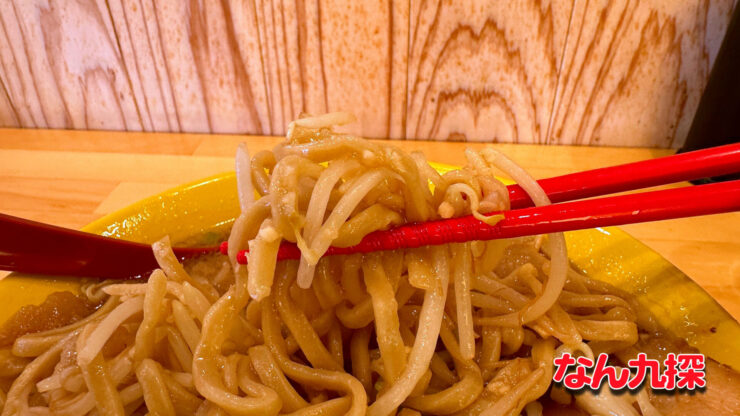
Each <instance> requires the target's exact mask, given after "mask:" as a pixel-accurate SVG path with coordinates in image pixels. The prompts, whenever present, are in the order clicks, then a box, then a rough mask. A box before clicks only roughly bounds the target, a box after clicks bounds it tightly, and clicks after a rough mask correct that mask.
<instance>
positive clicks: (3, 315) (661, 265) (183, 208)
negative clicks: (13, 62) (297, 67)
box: [0, 164, 740, 371]
mask: <svg viewBox="0 0 740 416" xmlns="http://www.w3.org/2000/svg"><path fill="white" fill-rule="evenodd" d="M435 168H437V169H438V170H440V171H446V170H449V169H451V168H452V167H451V166H449V165H442V164H436V165H435ZM238 213H239V203H238V201H237V193H236V179H235V176H234V173H233V172H232V173H224V174H220V175H216V176H213V177H210V178H206V179H202V180H199V181H197V182H193V183H190V184H187V185H182V186H179V187H177V188H173V189H171V190H169V191H166V192H163V193H161V194H159V195H155V196H153V197H150V198H147V199H144V200H142V201H139V202H137V203H135V204H133V205H131V206H129V207H127V208H124V209H122V210H120V211H117V212H114V213H112V214H110V215H107V216H105V217H103V218H101V219H99V220H97V221H95V222H93V223H91V224H89V225H87V226H86V227H84V228H83V230H84V231H87V232H91V233H96V234H102V235H106V236H110V237H116V238H122V239H126V240H131V241H139V242H145V243H151V242H154V241H156V240H157V239H159V238H161V237H163V236H164V235H170V237H171V238H172V241H182V240H185V239H189V238H193V237H195V236H204V238H205V240H204V241H203V242H204V243H209V244H214V245H215V244H216V243H217V242H218V241H217V240H218V236H220V235H223V233H224V232H226V231H227V230H228V227H229V226H230V224H231V222H232V221H233V219H234V218H235V217H236V215H237V214H238ZM566 239H567V242H568V254H569V257H570V259H571V261H572V263H573V264H574V265H575V266H576V267H577V268H579V269H581V270H582V271H583V272H584V273H586V274H587V275H588V276H590V277H592V278H595V279H598V280H602V281H605V282H608V283H610V284H612V285H614V286H616V287H618V288H620V289H622V290H625V291H627V292H629V293H632V294H634V295H635V296H636V297H637V299H638V300H639V302H640V303H641V304H642V305H643V306H644V307H646V308H647V309H648V310H649V311H650V312H652V314H653V315H654V316H655V317H656V318H657V320H658V322H659V323H660V324H661V325H662V326H663V327H664V328H666V329H667V330H669V331H671V332H672V333H673V334H674V335H676V336H678V337H680V338H683V339H685V340H686V341H688V343H689V344H690V345H692V346H694V347H696V348H698V349H699V350H700V351H701V352H702V353H704V354H706V355H707V356H709V357H712V358H714V359H715V360H717V361H719V362H721V363H724V364H727V365H729V366H731V367H733V368H734V369H736V370H738V371H740V325H738V323H737V322H736V321H735V320H734V319H733V318H732V317H731V316H730V315H729V314H728V313H727V312H726V311H725V310H724V309H723V308H722V307H721V306H720V305H719V304H718V303H717V302H716V301H715V300H714V299H712V297H711V296H709V295H708V294H707V293H706V292H704V290H703V289H701V287H699V286H698V285H697V284H696V283H694V282H693V281H692V280H691V279H690V278H689V277H688V276H686V275H685V274H683V273H682V272H681V271H680V270H678V269H677V268H676V267H675V266H673V265H672V264H670V263H669V262H668V261H667V260H665V259H664V258H663V257H661V256H660V255H659V254H657V253H655V252H654V251H652V250H651V249H649V248H648V247H646V246H645V245H643V244H642V243H640V242H639V241H637V240H635V239H634V238H632V237H631V236H629V235H628V234H627V233H625V232H623V231H621V230H619V229H618V228H613V227H609V228H598V229H593V230H583V231H576V232H569V233H566ZM209 240H210V241H209ZM78 287H79V286H78V280H77V279H74V278H43V277H41V278H40V277H34V276H23V275H19V274H13V275H11V276H8V277H7V278H5V279H4V280H2V281H0V322H5V320H6V319H7V318H8V317H9V316H10V315H12V314H13V313H14V312H15V311H17V310H18V308H19V307H21V306H23V305H28V304H38V303H41V302H42V301H43V300H44V299H45V298H46V296H47V295H48V294H49V293H51V292H55V291H59V290H71V291H76V290H77V289H78Z"/></svg>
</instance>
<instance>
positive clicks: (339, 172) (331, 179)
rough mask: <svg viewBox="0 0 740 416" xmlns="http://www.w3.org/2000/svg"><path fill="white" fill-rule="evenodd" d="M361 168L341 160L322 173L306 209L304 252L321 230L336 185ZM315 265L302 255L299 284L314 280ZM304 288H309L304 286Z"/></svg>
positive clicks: (353, 163)
mask: <svg viewBox="0 0 740 416" xmlns="http://www.w3.org/2000/svg"><path fill="white" fill-rule="evenodd" d="M360 167H361V165H360V164H359V163H357V162H356V161H354V160H351V159H349V160H339V161H336V162H333V163H332V164H331V165H329V167H328V168H327V169H326V170H324V171H323V172H321V176H319V179H318V180H317V181H316V186H315V188H316V191H314V192H313V193H312V194H311V199H310V200H309V203H308V208H307V209H306V212H307V213H306V225H305V226H304V228H303V240H304V241H305V242H306V244H307V245H306V246H304V247H301V251H302V252H307V253H308V252H310V251H309V250H310V249H309V246H310V245H311V243H312V242H313V240H314V238H315V237H316V234H317V233H318V232H319V229H320V228H321V224H322V223H323V221H324V216H325V213H326V207H327V205H328V204H329V197H330V196H331V192H332V191H333V190H334V187H335V186H336V184H337V183H338V182H339V181H340V179H342V177H343V176H345V175H347V174H348V173H350V172H352V171H354V170H357V169H359V168H360ZM312 263H313V264H309V261H308V260H307V259H306V257H305V255H303V254H302V255H301V262H300V265H299V267H298V282H299V285H300V284H301V282H307V281H308V282H310V281H311V280H312V279H313V272H314V268H315V267H316V266H315V259H312ZM302 287H307V285H304V286H302Z"/></svg>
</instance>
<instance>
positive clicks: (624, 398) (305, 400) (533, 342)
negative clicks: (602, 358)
mask: <svg viewBox="0 0 740 416" xmlns="http://www.w3.org/2000/svg"><path fill="white" fill-rule="evenodd" d="M348 121H351V117H350V116H347V115H345V114H341V113H335V114H327V115H323V116H317V117H305V118H301V119H299V120H297V121H295V122H293V123H292V124H291V125H290V128H289V133H288V135H287V140H286V141H285V142H283V143H281V144H280V145H278V146H277V147H276V148H275V149H274V150H273V151H263V152H259V153H257V154H254V155H253V156H250V155H249V154H248V151H247V148H246V147H245V146H244V145H242V146H240V147H239V149H238V151H237V157H236V175H237V183H238V192H239V200H240V207H241V214H240V215H239V217H238V218H237V219H236V220H235V222H234V225H233V228H232V230H231V233H230V237H229V251H228V256H222V255H210V256H207V257H204V258H202V259H199V260H197V261H193V262H190V263H188V264H186V265H182V264H180V263H179V262H178V261H177V259H176V258H175V256H174V254H173V253H172V250H171V247H170V243H169V241H168V240H167V239H163V240H161V241H159V242H157V243H155V244H154V245H153V250H154V254H155V256H156V258H157V261H158V263H159V266H160V269H158V270H156V271H155V272H154V273H152V275H151V277H150V278H149V279H148V281H146V282H133V283H117V282H103V283H96V284H88V285H86V286H85V287H84V288H83V294H84V301H85V302H92V303H101V306H100V307H99V308H97V310H95V312H94V313H92V314H91V315H89V316H87V317H85V318H83V319H81V320H78V321H76V322H74V323H71V324H68V325H66V326H62V327H59V328H54V329H48V330H45V331H42V332H35V333H29V334H25V335H21V336H19V337H17V338H15V339H14V341H13V342H12V344H11V345H9V346H7V347H6V348H5V349H4V350H2V354H3V362H4V363H3V364H2V371H1V372H0V376H2V377H3V380H7V382H6V383H5V384H4V385H2V386H0V387H1V388H2V395H0V401H1V402H2V406H3V410H2V415H3V416H5V415H51V414H54V415H83V414H99V415H124V414H144V413H147V412H148V414H152V415H193V414H195V415H224V414H233V415H242V416H248V415H276V414H291V415H303V416H310V415H340V414H348V415H355V416H358V415H364V414H367V415H370V416H386V415H390V414H399V415H404V416H411V415H419V414H434V415H438V414H441V415H450V414H456V415H457V414H459V415H467V414H470V415H484V416H490V415H515V414H520V413H521V412H524V413H525V414H527V415H539V414H542V412H543V406H550V405H560V406H565V407H570V408H573V409H576V408H580V409H583V410H585V411H587V412H589V413H594V414H601V412H606V411H608V412H609V414H612V415H640V414H642V415H651V416H652V415H657V414H659V412H658V410H656V409H655V408H654V407H653V406H652V405H651V402H650V400H648V397H647V392H646V391H643V392H641V393H640V394H638V395H630V394H623V395H613V394H609V392H608V391H607V392H602V393H601V394H599V395H596V394H593V393H584V394H581V395H578V396H577V398H574V396H572V395H571V394H569V393H568V392H566V391H565V390H563V389H561V388H559V387H557V386H552V383H551V380H552V376H553V366H552V363H553V358H554V357H556V356H558V355H559V354H562V353H564V352H569V353H571V354H575V355H586V356H589V357H593V355H594V354H597V353H601V352H606V353H611V354H614V356H615V357H618V356H619V354H625V353H628V352H629V351H633V350H634V347H635V345H636V343H637V342H638V338H639V333H640V331H642V332H649V331H654V330H655V327H654V324H653V322H652V321H651V320H650V319H649V317H647V316H645V315H644V314H643V313H641V310H640V308H638V307H637V306H636V304H635V303H634V301H633V300H632V299H631V298H630V297H628V296H624V295H623V294H621V293H620V292H618V291H616V290H615V289H613V288H611V287H609V286H608V285H606V284H603V283H600V282H598V281H594V280H591V279H589V278H587V277H585V276H583V275H581V274H579V273H578V272H576V271H575V270H573V269H572V268H571V267H570V265H569V263H568V257H567V253H566V246H565V239H564V237H563V235H562V234H561V233H555V234H550V235H547V236H540V237H536V238H534V237H532V238H519V239H511V240H499V241H488V242H481V241H474V242H469V243H459V244H450V245H444V246H436V247H423V248H418V249H410V250H403V251H401V250H398V251H392V252H391V251H388V252H378V253H371V254H366V255H351V256H342V257H326V258H322V255H323V253H324V252H325V251H326V250H327V248H328V247H329V246H332V245H333V246H341V247H346V246H351V245H354V244H357V243H358V242H359V241H360V240H361V239H362V237H363V236H365V235H366V234H368V233H370V232H372V231H376V230H381V229H388V228H390V227H393V226H397V225H399V224H402V223H406V222H417V221H427V220H433V219H440V218H450V217H458V216H464V215H474V216H476V217H478V218H480V219H481V220H483V221H485V222H488V223H489V224H494V223H495V222H496V221H498V220H499V219H500V218H501V217H500V216H497V215H486V214H490V213H493V212H497V211H502V210H506V209H508V208H509V201H508V193H507V190H506V187H505V186H504V185H503V184H502V183H501V182H499V181H498V180H497V179H496V177H495V176H494V174H495V173H496V172H497V170H500V171H503V172H504V173H505V174H506V175H508V176H510V177H511V178H513V179H514V180H515V181H516V182H518V183H519V184H520V185H521V186H522V187H523V188H524V189H525V190H526V191H527V192H528V194H529V195H530V196H531V198H532V200H533V201H534V203H535V204H536V205H546V204H549V203H550V201H549V200H548V198H547V195H546V194H545V193H544V192H543V190H542V189H541V188H540V187H539V186H538V185H537V183H536V182H535V181H534V180H533V179H532V178H531V177H530V176H529V175H528V174H527V173H526V172H525V171H524V170H522V169H521V168H520V167H518V166H517V165H515V164H514V163H513V162H512V161H511V160H509V159H508V158H507V157H506V156H504V155H503V154H501V153H499V152H497V151H495V150H494V149H492V148H485V149H484V150H482V151H480V152H475V151H472V150H468V151H466V153H465V156H466V158H467V164H466V165H465V166H464V167H462V168H460V169H457V170H452V171H450V172H447V173H444V174H439V173H438V172H437V171H435V170H434V169H433V168H432V167H431V166H430V165H429V164H428V163H427V161H426V160H425V158H424V156H423V155H422V154H420V153H412V154H406V153H403V152H401V151H400V150H398V149H396V148H394V147H393V146H391V145H381V144H377V143H375V142H369V141H365V140H363V139H360V138H356V137H352V136H349V135H343V134H338V133H334V132H333V130H332V126H334V125H340V124H343V123H346V122H348ZM282 242H293V243H296V244H297V245H298V246H299V248H300V250H301V253H302V256H301V258H300V260H294V261H281V262H278V261H276V256H277V251H278V248H279V246H280V244H281V243H282ZM245 249H248V250H249V254H248V260H249V261H248V265H242V264H239V263H238V262H237V261H236V253H237V252H239V251H240V250H245ZM631 349H632V350H631ZM605 409H606V410H605Z"/></svg>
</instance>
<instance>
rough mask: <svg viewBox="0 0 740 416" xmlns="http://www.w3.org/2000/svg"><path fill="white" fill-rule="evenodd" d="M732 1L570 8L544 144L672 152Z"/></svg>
mask: <svg viewBox="0 0 740 416" xmlns="http://www.w3.org/2000/svg"><path fill="white" fill-rule="evenodd" d="M732 8H733V1H732V0H716V1H674V0H665V1H660V0H656V1H643V2H640V1H633V0H614V1H608V2H600V1H578V2H577V5H576V7H575V9H574V14H573V18H572V22H571V27H570V32H569V36H568V38H569V41H568V45H567V47H566V51H565V58H564V62H563V72H562V75H561V77H560V82H559V84H558V97H557V102H556V104H555V109H554V111H553V121H552V130H551V134H550V136H549V140H548V141H549V142H550V143H561V142H568V143H574V144H596V145H618V146H651V147H678V146H680V145H681V144H683V141H684V139H685V137H686V134H687V133H688V129H689V127H690V125H691V120H692V118H693V116H694V112H695V111H696V108H697V106H698V104H699V99H700V98H701V93H702V91H703V89H704V86H705V84H706V81H707V78H708V76H709V71H710V69H711V67H712V63H713V62H714V58H715V57H716V55H717V52H718V50H719V46H720V44H721V41H722V34H723V33H724V28H725V27H726V25H727V23H728V22H729V17H730V14H731V13H732Z"/></svg>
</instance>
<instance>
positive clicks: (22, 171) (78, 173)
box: [0, 129, 740, 319]
mask: <svg viewBox="0 0 740 416" xmlns="http://www.w3.org/2000/svg"><path fill="white" fill-rule="evenodd" d="M278 140H279V139H278V138H274V137H259V136H248V137H247V136H230V135H196V134H147V133H114V132H80V131H67V130H18V129H3V130H0V212H3V213H7V214H11V215H17V216H21V217H26V218H30V219H33V220H37V221H44V222H49V223H52V224H57V225H61V226H65V227H73V228H79V227H81V226H83V225H84V224H87V223H89V222H91V221H92V220H94V219H96V218H99V217H101V216H102V215H104V214H107V213H109V212H112V211H115V210H117V209H119V208H122V207H124V206H126V205H128V204H130V203H132V202H134V201H136V200H139V199H141V198H144V197H146V196H149V195H151V194H154V193H157V192H160V191H163V190H165V189H167V188H170V187H173V186H175V185H177V184H181V183H184V182H188V181H192V180H196V179H198V178H202V177H205V176H208V175H212V174H215V173H219V172H224V171H228V170H233V164H234V162H233V154H234V151H235V149H236V146H237V144H238V143H239V142H241V141H247V143H248V144H249V147H250V150H251V151H257V150H261V149H268V148H271V147H272V146H273V145H274V144H275V143H277V141H278ZM394 143H395V144H397V145H398V146H400V147H402V148H403V149H405V150H408V151H412V150H422V151H424V152H425V153H426V154H427V156H428V158H429V159H430V160H435V161H440V162H446V163H451V164H461V163H462V162H463V154H462V151H463V149H464V148H465V147H466V146H472V147H479V146H481V145H479V144H471V143H449V142H444V143H437V142H422V141H397V142H394ZM495 146H496V147H497V148H499V149H501V150H502V151H504V152H506V153H507V154H508V155H509V156H510V157H512V158H513V159H514V160H516V161H517V162H519V163H520V164H522V165H523V166H524V167H525V168H527V169H528V170H529V171H530V172H531V173H532V174H533V175H534V176H535V177H538V178H544V177H548V176H554V175H561V174H564V173H569V172H575V171H579V170H584V169H593V168H596V167H600V166H608V165H615V164H621V163H627V162H631V161H636V160H642V159H648V158H652V157H658V156H664V155H667V154H670V153H671V151H667V150H654V149H636V148H603V147H602V148H596V147H569V146H549V147H545V146H536V145H495ZM623 228H624V229H625V230H626V231H628V232H629V233H630V234H632V235H633V236H635V237H636V238H638V239H639V240H640V241H642V242H644V243H645V244H647V245H648V246H650V247H652V248H653V249H654V250H656V251H657V252H659V253H660V254H662V255H663V256H664V257H666V258H667V259H668V260H669V261H671V262H672V263H674V264H675V265H676V266H678V267H679V268H680V269H682V270H683V271H684V272H686V273H687V274H688V275H689V276H691V277H692V278H693V279H694V280H695V281H696V282H698V283H699V284H700V285H701V286H702V287H704V288H705V289H706V290H707V291H708V292H709V293H710V294H711V295H712V296H714V297H715V298H716V299H717V300H718V301H719V303H720V304H722V305H723V306H724V307H725V308H726V309H727V310H728V311H729V312H730V313H731V314H732V315H733V316H734V317H735V318H736V319H738V318H740V213H731V214H723V215H713V216H708V217H700V218H690V219H681V220H672V221H664V222H658V223H651V224H638V225H630V226H626V227H623Z"/></svg>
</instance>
